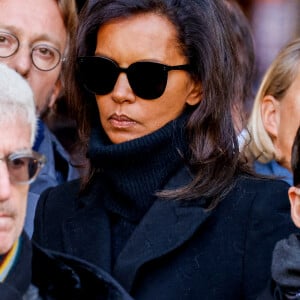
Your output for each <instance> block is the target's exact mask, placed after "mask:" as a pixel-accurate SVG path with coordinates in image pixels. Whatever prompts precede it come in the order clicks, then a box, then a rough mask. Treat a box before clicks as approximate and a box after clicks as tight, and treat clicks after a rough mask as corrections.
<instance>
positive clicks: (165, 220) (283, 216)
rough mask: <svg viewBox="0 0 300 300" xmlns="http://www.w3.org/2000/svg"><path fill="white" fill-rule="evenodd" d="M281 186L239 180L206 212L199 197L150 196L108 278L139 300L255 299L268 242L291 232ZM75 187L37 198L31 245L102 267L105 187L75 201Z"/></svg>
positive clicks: (180, 176)
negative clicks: (66, 254)
mask: <svg viewBox="0 0 300 300" xmlns="http://www.w3.org/2000/svg"><path fill="white" fill-rule="evenodd" d="M190 180H191V175H190V174H189V172H188V170H186V169H184V168H183V169H181V170H180V171H179V172H177V173H174V174H172V178H171V180H170V181H169V183H168V184H167V187H172V188H176V187H178V186H181V185H182V184H184V183H187V182H189V181H190ZM288 188H289V186H288V184H286V183H284V182H282V181H278V180H265V179H256V178H253V177H248V176H243V175H242V174H240V175H239V176H238V178H237V181H236V184H235V187H234V188H233V190H232V191H231V192H230V193H229V194H228V195H227V196H226V197H225V198H224V199H223V200H222V201H221V203H220V204H219V205H218V206H217V207H216V209H214V210H213V211H210V212H208V211H206V210H204V209H203V207H202V204H203V201H202V198H199V200H197V201H184V202H183V201H182V202H180V201H172V200H162V199H159V198H158V199H156V200H155V201H154V204H153V205H152V206H151V207H150V209H149V210H148V211H147V213H146V214H145V215H144V217H143V218H142V220H141V221H140V223H139V224H138V225H137V227H136V228H135V230H134V232H133V233H132V235H131V236H130V238H129V239H128V241H127V243H126V245H125V246H124V248H123V249H122V251H121V252H120V254H119V256H118V258H117V259H116V261H115V264H114V267H113V268H112V271H111V272H110V274H111V275H112V276H113V277H114V278H115V279H117V280H118V282H119V283H120V284H121V285H122V286H123V287H124V288H125V289H126V291H128V292H129V293H130V294H131V295H132V296H133V297H134V299H139V300H153V299H159V300H174V299H186V300H190V299H191V300H194V299H201V300H211V299H214V300H225V299H226V300H227V299H247V300H250V299H251V300H252V299H256V298H257V296H258V294H260V293H261V291H262V290H263V289H264V288H265V286H266V285H267V281H268V280H269V278H271V272H270V270H271V258H272V251H273V249H274V246H275V243H276V242H277V241H278V240H281V239H283V238H285V237H286V236H288V235H289V234H290V233H292V232H297V231H298V230H299V229H297V228H296V227H295V226H294V225H293V223H292V222H291V218H290V205H289V200H288V196H287V195H288V194H287V192H288ZM78 189H79V182H78V181H73V182H68V183H66V184H63V185H61V186H58V187H55V188H51V189H48V190H47V191H45V192H44V193H43V194H42V196H41V198H40V200H39V203H38V207H37V211H36V220H35V223H36V225H37V226H36V229H35V232H34V235H33V239H34V240H36V241H37V242H38V243H39V244H41V245H43V247H47V248H50V249H53V250H56V251H60V252H66V253H69V254H71V255H73V256H77V257H80V258H81V259H84V260H87V261H89V262H90V263H92V264H95V265H96V266H98V267H100V268H103V265H104V264H105V262H106V259H107V258H108V259H109V255H110V250H109V249H108V248H107V244H109V243H110V236H109V230H108V228H107V227H105V228H103V226H104V225H105V223H104V222H103V216H105V215H106V214H105V213H104V212H103V210H104V209H103V208H102V207H101V205H100V203H101V199H102V195H103V194H102V193H103V190H105V186H103V185H102V182H99V181H98V182H97V181H94V182H92V185H91V186H90V189H89V193H88V194H83V195H79V194H78ZM53 216H55V222H53ZM105 226H107V225H105ZM103 243H104V244H103Z"/></svg>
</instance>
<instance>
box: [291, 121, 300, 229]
mask: <svg viewBox="0 0 300 300" xmlns="http://www.w3.org/2000/svg"><path fill="white" fill-rule="evenodd" d="M291 167H292V172H293V181H294V182H293V186H291V187H290V188H289V198H290V203H291V217H292V220H293V222H294V223H295V225H296V226H297V227H299V228H300V127H299V128H298V130H297V133H296V136H295V139H294V143H293V146H292V151H291Z"/></svg>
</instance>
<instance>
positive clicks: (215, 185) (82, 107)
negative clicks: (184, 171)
mask: <svg viewBox="0 0 300 300" xmlns="http://www.w3.org/2000/svg"><path fill="white" fill-rule="evenodd" d="M141 13H154V14H158V15H160V16H163V17H166V18H167V19H168V20H169V21H170V22H171V23H172V24H173V25H174V26H175V28H176V29H177V32H178V41H179V45H180V46H181V47H182V51H183V54H184V55H185V56H186V57H187V58H188V61H189V64H190V65H191V75H192V78H193V79H194V80H195V82H199V84H200V83H201V85H202V89H203V99H202V100H201V101H200V103H199V104H198V105H197V106H196V107H195V109H194V111H193V112H192V114H191V116H190V118H189V120H188V123H187V127H186V133H187V137H188V140H189V146H190V153H191V157H189V158H188V166H189V167H190V169H191V171H192V172H193V173H194V174H195V177H194V180H193V181H192V183H191V184H189V185H187V186H184V187H182V188H180V189H177V190H175V191H163V192H161V195H164V196H170V197H175V198H181V199H182V198H184V199H195V198H198V197H199V196H200V195H201V196H205V197H207V198H208V199H209V200H208V202H209V205H208V206H209V207H214V206H215V205H216V204H217V202H218V201H219V200H220V199H222V197H223V196H224V195H225V194H226V193H227V192H228V191H229V190H230V189H231V187H232V184H233V182H234V181H233V177H234V175H235V174H236V171H237V170H238V169H239V170H240V168H243V166H242V165H241V164H240V161H239V150H238V144H237V139H236V135H235V131H234V126H233V122H232V117H231V105H232V100H233V99H234V98H235V88H236V87H235V84H234V82H235V80H236V74H237V72H238V69H239V64H238V58H237V53H236V51H235V49H234V46H233V43H232V41H233V37H232V34H233V30H232V23H231V22H230V20H229V16H228V10H227V8H226V6H225V4H224V2H223V0H222V1H218V0H214V1H211V0H101V1H91V2H90V3H87V4H86V5H85V7H84V8H83V10H82V12H81V14H80V23H79V30H78V34H77V40H76V44H75V45H74V49H73V55H72V56H73V62H72V63H71V69H70V71H71V72H70V77H69V87H70V89H69V94H68V99H69V101H70V109H72V110H73V117H74V118H75V119H76V120H77V123H78V127H79V130H80V134H81V137H82V141H83V143H86V141H87V140H88V137H89V134H90V129H91V127H92V126H93V125H94V124H97V123H98V122H99V115H98V108H97V106H96V101H95V97H94V96H93V95H91V94H89V93H88V92H87V91H86V90H85V89H84V87H83V86H82V83H81V82H80V79H79V75H78V71H77V68H76V58H77V57H78V56H86V55H94V51H95V48H96V42H97V39H96V36H97V32H98V29H99V27H101V26H102V25H103V24H105V23H107V22H109V21H111V20H113V19H118V18H129V17H130V16H132V15H136V14H141ZM92 174H93V170H92V169H91V170H90V172H89V175H90V176H92Z"/></svg>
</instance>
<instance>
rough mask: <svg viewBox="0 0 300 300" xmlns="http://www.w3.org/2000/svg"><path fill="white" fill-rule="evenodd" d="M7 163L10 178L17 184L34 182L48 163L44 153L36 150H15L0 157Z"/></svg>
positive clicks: (0, 159)
mask: <svg viewBox="0 0 300 300" xmlns="http://www.w3.org/2000/svg"><path fill="white" fill-rule="evenodd" d="M0 161H3V162H5V163H6V166H7V170H8V173H9V179H10V181H11V182H12V183H16V184H29V183H32V182H33V181H34V180H35V178H36V177H37V175H38V173H39V171H40V170H41V168H42V167H43V166H44V164H45V163H46V158H45V156H44V155H42V154H39V153H37V152H35V151H30V152H15V153H11V154H10V155H8V156H5V157H2V158H0Z"/></svg>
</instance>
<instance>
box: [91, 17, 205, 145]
mask: <svg viewBox="0 0 300 300" xmlns="http://www.w3.org/2000/svg"><path fill="white" fill-rule="evenodd" d="M162 28H163V30H162ZM137 37H138V38H137ZM95 55H101V56H105V57H108V58H110V59H112V60H114V61H115V62H116V63H117V64H118V65H119V66H120V67H123V68H127V67H128V66H129V65H130V64H132V63H134V62H137V61H154V62H159V63H163V64H166V65H181V64H185V63H187V59H186V58H185V57H184V55H183V54H182V52H181V51H180V48H179V47H178V43H177V40H176V31H175V28H174V26H173V25H172V24H171V23H170V22H169V21H168V20H167V19H166V18H164V17H161V16H158V15H155V14H143V15H137V16H133V17H130V18H128V19H117V20H115V21H114V22H109V23H107V24H105V25H104V26H102V27H101V28H100V29H99V31H98V35H97V46H96V50H95ZM200 93H201V85H200V84H199V83H198V84H196V83H195V82H194V81H193V80H192V78H191V76H190V75H189V73H188V72H186V71H181V70H180V71H171V72H169V76H168V83H167V87H166V90H165V92H164V94H163V95H162V96H161V97H159V98H157V99H155V100H144V99H142V98H139V97H137V96H136V95H135V94H134V93H133V91H132V89H131V87H130V85H129V83H128V80H127V76H126V74H125V73H121V74H120V75H119V77H118V80H117V82H116V84H115V87H114V89H113V91H112V92H111V93H109V94H107V95H97V96H96V101H97V105H98V109H99V115H100V120H101V124H102V126H103V128H104V130H105V132H106V134H107V135H108V137H109V139H110V140H111V141H112V142H113V143H115V144H118V143H122V142H125V141H129V140H132V139H136V138H139V137H142V136H145V135H147V134H150V133H152V132H154V131H156V130H157V129H159V128H161V127H163V126H164V125H165V124H167V123H168V122H169V121H171V120H174V119H176V118H177V117H178V116H179V115H180V114H181V113H182V112H183V110H184V108H185V107H186V105H187V104H189V105H196V104H197V103H199V102H200V100H201V96H200Z"/></svg>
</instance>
